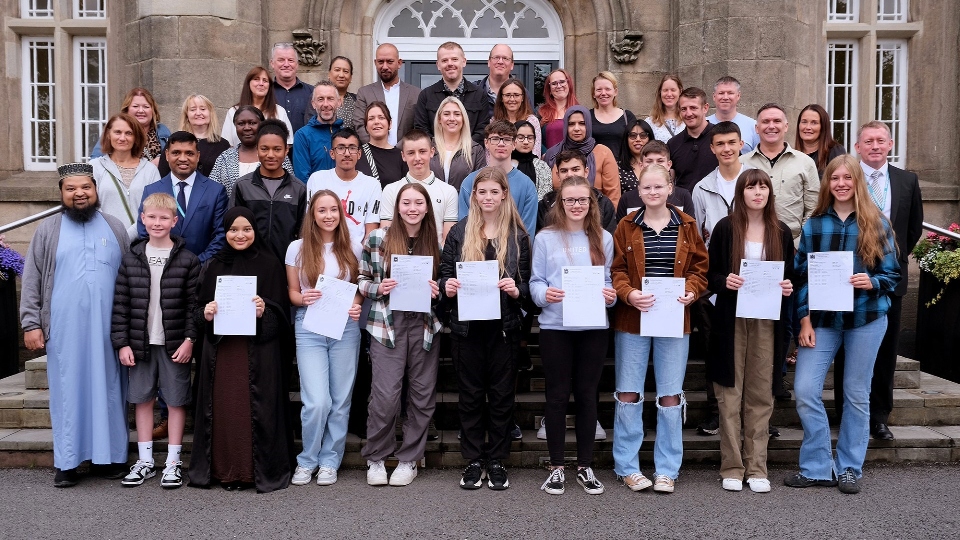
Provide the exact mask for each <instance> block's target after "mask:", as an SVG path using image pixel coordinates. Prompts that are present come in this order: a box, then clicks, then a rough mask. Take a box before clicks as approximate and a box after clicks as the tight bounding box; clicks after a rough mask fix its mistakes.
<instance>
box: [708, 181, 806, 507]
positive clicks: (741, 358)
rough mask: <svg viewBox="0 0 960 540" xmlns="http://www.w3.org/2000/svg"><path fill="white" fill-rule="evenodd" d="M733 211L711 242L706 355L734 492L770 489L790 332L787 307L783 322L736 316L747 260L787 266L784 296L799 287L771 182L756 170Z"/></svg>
mask: <svg viewBox="0 0 960 540" xmlns="http://www.w3.org/2000/svg"><path fill="white" fill-rule="evenodd" d="M734 201H736V204H735V205H734V207H733V213H732V214H730V215H729V216H727V217H725V218H723V219H721V220H720V221H719V222H718V223H717V225H716V227H714V229H713V236H712V237H711V240H710V269H709V271H708V272H707V282H708V288H709V289H710V290H711V291H716V293H717V303H716V309H714V310H713V327H712V328H713V330H712V331H711V332H710V350H709V353H708V354H707V379H708V380H709V381H711V382H712V383H713V385H714V389H715V392H716V395H717V402H718V404H719V406H720V476H722V477H723V488H724V489H726V490H728V491H740V490H741V489H743V478H744V475H746V479H747V483H748V484H749V485H750V489H751V490H752V491H754V492H757V493H766V492H768V491H770V482H769V480H768V479H767V442H768V440H769V436H768V433H767V429H768V424H769V422H770V415H771V414H772V413H773V392H772V384H773V371H774V358H783V354H782V350H781V348H782V346H783V339H782V338H783V330H784V324H785V323H786V322H787V321H789V319H788V317H787V313H786V312H787V305H788V303H787V302H784V301H781V302H780V316H779V318H778V319H777V320H766V319H747V318H742V317H737V298H738V291H739V290H740V289H741V287H743V285H744V282H745V280H744V278H743V277H740V276H739V275H738V272H739V270H740V268H741V264H742V263H743V261H750V260H761V261H783V263H784V275H783V279H782V280H781V281H780V289H781V292H782V294H783V296H790V294H792V292H793V285H792V284H791V282H790V277H791V276H792V274H793V237H792V234H791V232H790V228H789V227H787V225H786V224H784V223H783V222H782V221H779V220H778V219H777V213H776V210H775V209H776V202H775V200H774V194H773V186H772V184H771V181H770V176H769V175H767V173H765V172H763V171H759V170H757V169H751V170H749V171H745V172H744V173H743V174H741V175H740V178H739V179H737V185H736V187H735V188H734ZM741 408H742V411H743V452H742V454H741V451H740V428H741V422H740V413H741Z"/></svg>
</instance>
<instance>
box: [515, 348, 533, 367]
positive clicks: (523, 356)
mask: <svg viewBox="0 0 960 540" xmlns="http://www.w3.org/2000/svg"><path fill="white" fill-rule="evenodd" d="M531 369H533V362H532V361H531V360H530V351H528V350H527V348H526V347H520V350H518V351H517V371H530V370H531Z"/></svg>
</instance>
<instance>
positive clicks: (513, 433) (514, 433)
mask: <svg viewBox="0 0 960 540" xmlns="http://www.w3.org/2000/svg"><path fill="white" fill-rule="evenodd" d="M510 438H511V439H513V440H515V441H519V440H520V439H522V438H523V432H522V431H520V426H518V425H516V424H514V425H513V429H511V430H510Z"/></svg>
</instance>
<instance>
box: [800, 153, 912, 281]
mask: <svg viewBox="0 0 960 540" xmlns="http://www.w3.org/2000/svg"><path fill="white" fill-rule="evenodd" d="M840 167H844V168H845V169H847V172H849V173H850V176H852V177H853V181H854V190H853V208H854V212H855V213H856V215H857V229H858V233H857V255H858V256H859V257H860V260H861V261H863V264H864V266H866V267H867V268H869V269H871V270H872V269H874V268H875V267H876V265H877V263H879V262H880V261H881V260H882V259H883V255H884V253H885V252H886V250H887V249H889V248H890V246H889V245H887V236H886V234H885V233H884V226H883V222H884V221H886V219H887V218H886V216H884V215H883V214H882V213H881V212H880V209H879V208H877V205H876V204H874V202H873V200H872V199H871V198H870V192H869V191H868V189H867V181H866V179H864V177H863V169H861V168H860V162H859V161H857V158H855V157H853V156H851V155H850V154H843V155H842V156H837V157H835V158H833V160H831V161H830V163H828V164H827V168H826V170H824V171H823V180H822V181H820V198H819V199H818V200H817V207H816V208H814V209H813V215H814V216H821V215H823V214H826V213H827V209H829V208H830V207H832V206H833V203H834V201H835V199H834V196H833V192H832V191H830V176H832V175H833V173H834V172H836V171H837V169H839V168H840ZM894 249H896V246H894Z"/></svg>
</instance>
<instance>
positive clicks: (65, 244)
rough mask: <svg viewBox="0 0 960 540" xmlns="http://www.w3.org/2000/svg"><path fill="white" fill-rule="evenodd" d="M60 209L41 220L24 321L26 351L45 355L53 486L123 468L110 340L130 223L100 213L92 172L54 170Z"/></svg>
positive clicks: (119, 376)
mask: <svg viewBox="0 0 960 540" xmlns="http://www.w3.org/2000/svg"><path fill="white" fill-rule="evenodd" d="M58 172H59V174H60V196H61V199H62V201H63V211H62V212H61V213H60V214H57V215H54V216H51V217H48V218H47V219H45V220H43V221H42V222H41V223H40V226H39V227H38V228H37V232H36V233H35V234H34V236H33V240H31V242H30V248H29V250H28V251H27V258H26V263H25V264H24V270H23V291H22V295H21V299H20V323H21V325H22V326H23V341H24V344H25V345H26V347H27V348H28V349H30V350H38V349H42V348H44V347H46V349H47V381H48V383H49V386H50V420H51V423H52V425H53V464H54V467H56V475H55V477H54V485H55V486H56V487H70V486H73V485H76V483H77V481H78V475H77V466H78V465H80V464H81V463H83V462H84V461H87V460H91V461H92V462H93V468H92V470H93V471H95V472H100V473H102V475H103V476H107V477H109V478H114V479H116V478H120V477H122V476H123V474H124V473H125V468H126V463H127V445H128V439H127V437H128V432H127V424H126V399H125V395H124V394H125V388H126V373H121V369H122V368H121V367H120V363H119V361H118V359H117V352H116V351H115V350H114V349H113V346H112V345H111V342H110V318H111V315H112V310H113V289H114V284H115V282H116V279H117V268H119V266H120V260H121V258H122V257H123V254H124V253H126V252H127V250H128V248H129V246H128V241H129V240H128V237H127V232H126V230H125V228H124V225H123V224H122V223H120V221H119V220H118V219H116V218H114V217H113V216H109V215H106V214H102V213H100V212H99V211H98V209H99V208H100V201H99V200H98V198H97V184H96V182H95V181H94V179H93V167H92V166H90V165H88V164H86V163H71V164H68V165H64V166H62V167H60V168H59V169H58Z"/></svg>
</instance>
